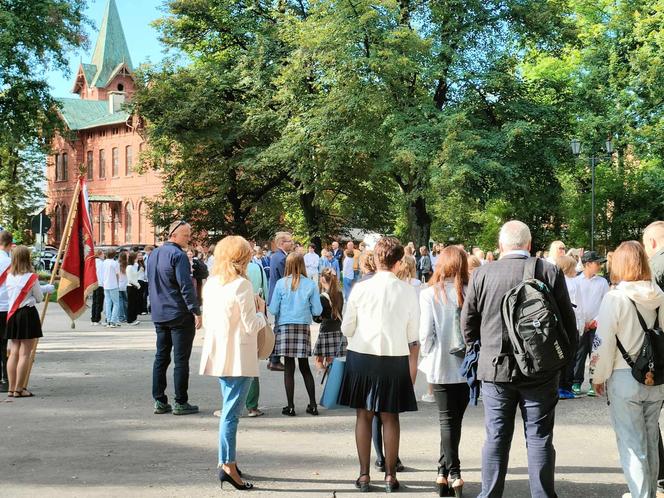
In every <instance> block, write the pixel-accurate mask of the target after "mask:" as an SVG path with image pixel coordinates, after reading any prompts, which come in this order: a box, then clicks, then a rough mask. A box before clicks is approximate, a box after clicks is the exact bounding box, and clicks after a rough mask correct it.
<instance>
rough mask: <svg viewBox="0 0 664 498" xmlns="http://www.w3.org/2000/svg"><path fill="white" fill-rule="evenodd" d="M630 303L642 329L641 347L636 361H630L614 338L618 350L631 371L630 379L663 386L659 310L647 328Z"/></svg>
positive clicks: (663, 348) (663, 334) (663, 337)
mask: <svg viewBox="0 0 664 498" xmlns="http://www.w3.org/2000/svg"><path fill="white" fill-rule="evenodd" d="M630 301H631V302H632V305H634V310H635V311H636V316H637V317H638V319H639V323H640V324H641V328H642V329H643V333H644V335H643V345H642V346H641V349H639V354H638V355H637V357H636V360H632V358H631V357H630V356H629V354H627V351H626V350H625V348H624V347H623V345H622V344H621V343H620V340H619V339H618V338H617V337H616V341H617V343H618V349H619V350H620V353H621V354H622V357H623V359H624V360H625V361H626V362H627V364H628V365H629V366H630V368H631V369H632V377H634V378H635V379H636V380H637V382H639V383H640V384H645V385H646V386H659V385H661V384H664V332H663V331H662V329H661V328H660V326H659V308H657V310H656V311H655V313H656V318H655V323H654V324H653V326H652V327H648V326H647V325H646V322H645V320H644V319H643V316H641V313H640V312H639V309H638V307H637V306H636V303H635V302H634V301H632V300H631V299H630Z"/></svg>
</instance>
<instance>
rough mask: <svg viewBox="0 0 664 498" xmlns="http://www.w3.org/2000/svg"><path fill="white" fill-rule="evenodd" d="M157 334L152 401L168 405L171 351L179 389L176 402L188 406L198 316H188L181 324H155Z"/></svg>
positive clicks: (175, 383) (177, 388)
mask: <svg viewBox="0 0 664 498" xmlns="http://www.w3.org/2000/svg"><path fill="white" fill-rule="evenodd" d="M154 326H155V329H156V332H157V351H156V353H155V355H154V365H153V367H152V397H153V398H154V400H155V401H161V402H162V403H167V402H168V396H166V385H167V383H166V371H167V370H168V365H170V364H171V350H172V351H173V360H174V363H175V367H174V368H173V384H174V387H175V402H176V403H180V404H184V403H186V402H187V401H188V399H189V396H188V394H187V391H188V389H189V357H190V356H191V347H192V344H193V343H194V335H195V334H196V327H195V325H194V315H191V314H187V315H184V316H182V317H181V318H179V319H177V320H173V321H171V322H166V323H155V324H154Z"/></svg>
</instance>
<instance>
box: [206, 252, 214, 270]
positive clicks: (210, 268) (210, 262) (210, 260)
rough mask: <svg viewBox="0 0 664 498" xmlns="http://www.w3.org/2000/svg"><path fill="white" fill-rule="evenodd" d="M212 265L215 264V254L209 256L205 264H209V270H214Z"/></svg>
mask: <svg viewBox="0 0 664 498" xmlns="http://www.w3.org/2000/svg"><path fill="white" fill-rule="evenodd" d="M212 265H214V256H208V259H207V261H206V262H205V266H207V269H208V272H211V271H212Z"/></svg>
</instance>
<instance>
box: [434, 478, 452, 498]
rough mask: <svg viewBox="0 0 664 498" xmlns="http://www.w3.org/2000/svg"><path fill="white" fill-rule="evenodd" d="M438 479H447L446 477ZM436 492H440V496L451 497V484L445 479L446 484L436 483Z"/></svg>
mask: <svg viewBox="0 0 664 498" xmlns="http://www.w3.org/2000/svg"><path fill="white" fill-rule="evenodd" d="M438 477H443V478H445V477H444V476H438ZM436 491H437V492H438V496H450V487H449V483H448V482H447V478H445V481H444V482H438V481H436Z"/></svg>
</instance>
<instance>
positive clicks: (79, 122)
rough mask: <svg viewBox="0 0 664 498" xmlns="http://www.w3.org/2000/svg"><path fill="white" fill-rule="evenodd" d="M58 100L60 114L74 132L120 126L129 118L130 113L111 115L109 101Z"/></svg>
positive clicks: (122, 112)
mask: <svg viewBox="0 0 664 498" xmlns="http://www.w3.org/2000/svg"><path fill="white" fill-rule="evenodd" d="M56 100H57V101H58V102H59V103H60V106H61V108H60V114H61V115H62V118H63V119H64V121H65V124H66V125H67V127H68V128H69V129H70V130H72V131H75V130H87V129H90V128H96V127H98V126H105V125H112V124H120V123H124V122H125V121H127V118H129V113H127V112H125V111H119V112H115V113H110V112H109V111H108V101H107V100H82V99H64V98H63V99H56Z"/></svg>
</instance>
